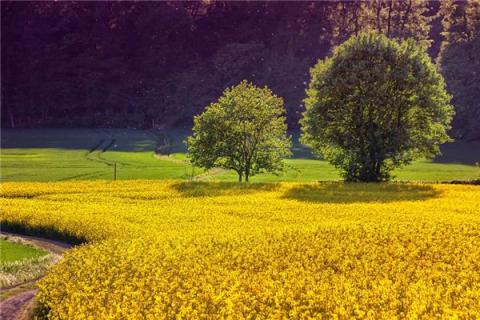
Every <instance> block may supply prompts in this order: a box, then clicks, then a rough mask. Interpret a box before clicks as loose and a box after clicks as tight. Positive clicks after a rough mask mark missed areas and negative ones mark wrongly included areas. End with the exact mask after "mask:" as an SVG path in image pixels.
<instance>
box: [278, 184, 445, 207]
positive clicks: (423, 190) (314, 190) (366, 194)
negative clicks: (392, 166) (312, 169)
mask: <svg viewBox="0 0 480 320" xmlns="http://www.w3.org/2000/svg"><path fill="white" fill-rule="evenodd" d="M439 196H440V192H439V191H438V190H435V189H433V188H432V186H431V185H413V184H403V183H396V184H390V183H379V184H378V183H377V184H375V183H319V184H304V185H298V186H295V187H294V188H291V189H289V190H288V191H287V192H286V193H285V194H284V195H283V198H284V199H295V200H300V201H305V202H314V203H361V202H378V203H387V202H396V201H422V200H427V199H429V198H435V197H439Z"/></svg>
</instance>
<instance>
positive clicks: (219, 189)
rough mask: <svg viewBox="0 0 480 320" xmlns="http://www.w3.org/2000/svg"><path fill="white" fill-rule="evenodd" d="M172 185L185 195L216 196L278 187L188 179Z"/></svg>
mask: <svg viewBox="0 0 480 320" xmlns="http://www.w3.org/2000/svg"><path fill="white" fill-rule="evenodd" d="M172 187H173V188H174V189H175V190H176V191H178V192H180V193H181V194H182V195H183V196H185V197H216V196H225V195H242V194H252V193H256V192H262V191H274V190H276V189H277V188H278V184H276V183H238V182H196V181H195V182H193V181H187V182H179V183H175V184H174V185H173V186H172Z"/></svg>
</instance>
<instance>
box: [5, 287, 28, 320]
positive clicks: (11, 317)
mask: <svg viewBox="0 0 480 320" xmlns="http://www.w3.org/2000/svg"><path fill="white" fill-rule="evenodd" d="M36 292H37V289H31V290H28V291H25V292H22V293H19V294H17V295H14V296H13V297H11V298H8V299H7V300H5V301H3V302H2V303H0V319H2V320H17V319H18V318H19V316H20V315H21V314H23V313H24V308H25V307H27V305H28V304H29V302H30V301H31V300H32V299H33V298H34V297H35V293H36Z"/></svg>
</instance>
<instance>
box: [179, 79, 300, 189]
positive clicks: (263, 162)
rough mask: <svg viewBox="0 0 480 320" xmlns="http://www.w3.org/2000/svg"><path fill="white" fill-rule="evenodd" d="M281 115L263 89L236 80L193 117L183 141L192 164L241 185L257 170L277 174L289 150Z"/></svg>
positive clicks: (280, 103)
mask: <svg viewBox="0 0 480 320" xmlns="http://www.w3.org/2000/svg"><path fill="white" fill-rule="evenodd" d="M284 113H285V108H284V105H283V99H282V98H280V97H278V96H276V95H274V94H273V93H272V92H271V91H270V89H268V88H266V87H265V88H258V87H255V86H254V85H253V84H251V83H249V82H247V81H242V82H241V83H240V84H238V85H237V86H235V87H232V88H230V89H227V90H225V92H224V93H223V95H222V96H221V97H220V98H219V99H218V101H217V102H214V103H212V104H210V105H209V106H208V107H207V108H206V109H205V111H204V112H203V113H202V114H200V115H198V116H196V117H195V119H194V126H193V136H191V137H189V138H188V139H187V146H188V151H189V155H190V158H191V161H192V163H193V164H194V165H197V166H200V167H204V168H206V169H210V168H213V167H221V168H225V169H231V170H234V171H235V172H237V174H238V180H239V181H242V179H243V178H245V181H247V182H248V180H249V178H250V176H253V175H255V174H256V173H259V172H262V171H268V172H274V173H275V172H279V171H281V170H282V169H283V158H284V157H285V156H288V155H290V146H291V138H290V137H289V136H287V134H286V130H287V125H286V123H285V116H284Z"/></svg>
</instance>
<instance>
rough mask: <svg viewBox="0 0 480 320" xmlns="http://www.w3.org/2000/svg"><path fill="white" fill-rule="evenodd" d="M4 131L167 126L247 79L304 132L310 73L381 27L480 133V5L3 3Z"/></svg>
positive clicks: (461, 122)
mask: <svg viewBox="0 0 480 320" xmlns="http://www.w3.org/2000/svg"><path fill="white" fill-rule="evenodd" d="M1 6H2V8H1V18H2V21H1V26H2V30H1V35H2V39H1V41H2V42H1V45H2V61H1V62H2V74H1V75H2V87H1V94H2V96H1V99H2V101H1V102H2V127H26V128H29V127H128V128H146V129H150V128H168V127H173V126H180V125H191V123H192V118H193V115H196V114H198V113H200V112H201V111H202V110H203V109H204V107H205V106H206V105H208V104H209V103H210V102H212V101H214V100H215V99H216V98H218V96H219V95H221V93H222V92H223V90H224V89H225V88H227V87H230V86H232V85H235V84H237V83H239V82H240V81H242V80H244V79H246V80H249V81H251V82H252V83H254V84H256V85H259V86H265V85H266V86H268V87H269V88H270V89H271V90H272V91H273V92H274V93H275V94H278V95H279V96H281V97H283V98H284V100H285V106H286V108H287V117H288V124H289V127H290V128H291V129H296V128H297V127H298V120H299V118H300V116H301V113H302V112H303V110H304V107H303V99H304V98H305V88H306V86H307V85H308V81H309V69H310V68H311V67H312V66H313V65H314V64H315V62H316V61H317V60H318V59H320V58H324V57H326V56H327V55H329V54H330V53H331V52H332V49H333V48H334V47H335V46H336V45H338V44H340V43H342V42H343V41H345V40H346V39H347V38H348V37H349V36H351V35H356V34H358V33H360V32H362V31H367V30H375V31H377V32H380V33H383V34H385V35H387V36H388V37H391V38H395V39H405V38H413V39H415V40H417V41H418V42H419V43H422V44H424V45H425V46H427V47H428V50H429V54H430V56H431V58H432V60H434V61H435V63H437V64H438V67H439V69H440V71H441V72H442V74H443V76H444V77H445V80H446V83H447V89H448V91H449V93H450V94H451V95H452V96H453V99H452V103H453V105H454V106H455V112H456V116H455V118H454V122H453V128H452V130H451V134H452V135H453V136H455V137H456V138H466V139H479V138H480V124H479V123H480V102H479V101H480V57H479V54H478V53H479V52H480V40H479V36H478V31H479V30H480V27H479V25H480V5H479V2H478V1H442V2H437V1H420V0H408V1H405V0H392V1H381V0H380V1H365V2H273V1H271V2H223V1H202V2H173V1H172V2H168V1H167V2H59V3H58V2H55V3H54V2H2V3H1Z"/></svg>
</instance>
